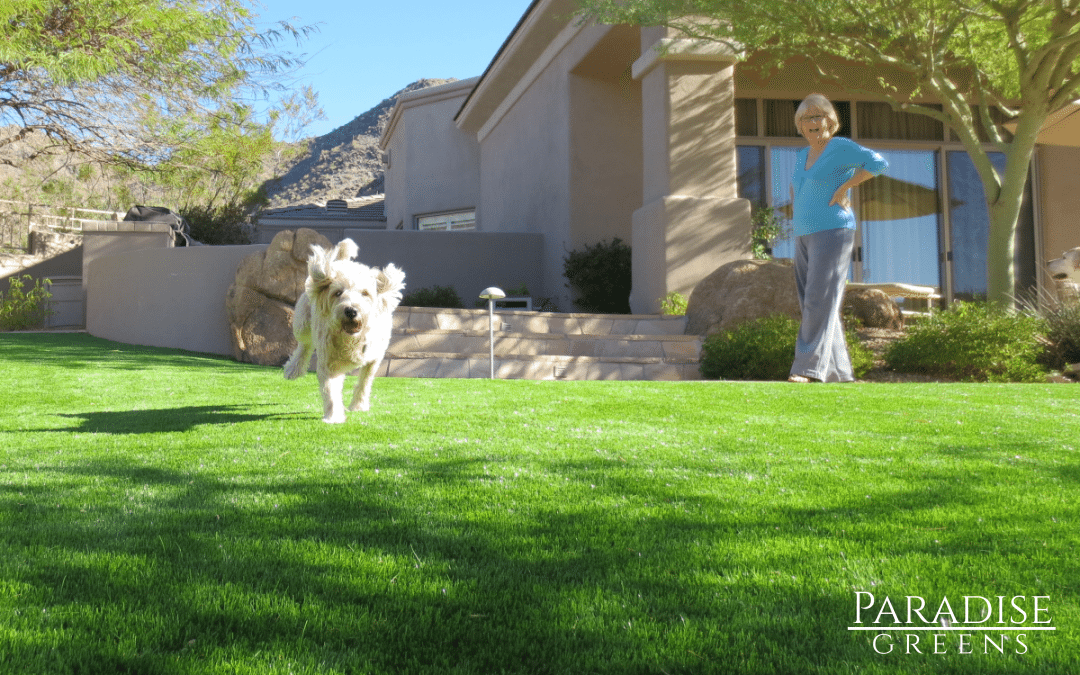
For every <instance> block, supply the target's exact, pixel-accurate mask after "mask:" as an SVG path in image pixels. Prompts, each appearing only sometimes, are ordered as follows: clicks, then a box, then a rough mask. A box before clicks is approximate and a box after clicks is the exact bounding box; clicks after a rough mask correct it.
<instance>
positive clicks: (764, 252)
mask: <svg viewBox="0 0 1080 675" xmlns="http://www.w3.org/2000/svg"><path fill="white" fill-rule="evenodd" d="M786 234H787V229H786V228H785V226H784V220H783V219H782V218H781V217H780V215H779V214H778V213H777V211H776V209H774V208H772V207H769V206H762V207H759V208H757V209H756V210H755V211H754V213H753V215H752V216H750V248H751V250H752V251H753V254H754V260H772V249H773V244H775V243H776V241H777V240H778V239H780V238H782V237H784V236H785V235H786Z"/></svg>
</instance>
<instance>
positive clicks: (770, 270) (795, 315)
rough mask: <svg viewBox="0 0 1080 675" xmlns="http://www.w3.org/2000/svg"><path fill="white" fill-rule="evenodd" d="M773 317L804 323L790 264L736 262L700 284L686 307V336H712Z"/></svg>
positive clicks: (782, 262) (724, 266)
mask: <svg viewBox="0 0 1080 675" xmlns="http://www.w3.org/2000/svg"><path fill="white" fill-rule="evenodd" d="M772 314H786V315H787V316H790V317H791V318H792V319H795V320H796V321H799V320H801V319H802V311H801V310H800V309H799V298H798V295H797V294H796V292H795V270H794V268H793V267H792V264H791V261H790V260H736V261H734V262H730V263H727V264H726V265H722V266H720V267H719V268H717V269H716V271H714V272H713V273H712V274H710V275H709V276H707V277H705V278H704V279H702V280H701V282H700V283H698V285H697V287H695V288H694V290H693V292H692V293H691V294H690V300H689V301H688V302H687V306H686V334H687V335H712V334H713V333H718V332H722V331H728V330H732V329H733V328H735V327H736V326H738V325H739V324H741V323H744V322H746V321H753V320H754V319H759V318H763V317H767V316H770V315H772Z"/></svg>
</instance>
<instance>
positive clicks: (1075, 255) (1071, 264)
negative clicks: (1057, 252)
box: [1046, 246, 1080, 281]
mask: <svg viewBox="0 0 1080 675" xmlns="http://www.w3.org/2000/svg"><path fill="white" fill-rule="evenodd" d="M1046 269H1048V270H1049V271H1050V276H1052V277H1053V278H1054V279H1056V280H1058V281H1064V280H1066V279H1071V280H1072V281H1080V246H1077V247H1076V248H1074V249H1072V250H1071V251H1065V252H1064V253H1062V254H1061V257H1060V258H1058V259H1057V260H1051V261H1050V262H1048V263H1046Z"/></svg>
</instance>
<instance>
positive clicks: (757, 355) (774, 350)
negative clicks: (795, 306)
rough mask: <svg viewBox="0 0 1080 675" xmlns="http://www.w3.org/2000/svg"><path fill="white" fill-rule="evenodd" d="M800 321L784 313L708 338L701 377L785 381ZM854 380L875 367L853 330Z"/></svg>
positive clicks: (850, 333)
mask: <svg viewBox="0 0 1080 675" xmlns="http://www.w3.org/2000/svg"><path fill="white" fill-rule="evenodd" d="M798 335H799V322H798V321H795V320H794V319H792V318H790V317H788V316H785V315H783V314H774V315H772V316H769V317H765V318H763V319H756V320H754V321H747V322H746V323H743V324H740V325H739V326H737V327H736V328H735V329H734V330H731V331H727V332H725V333H717V334H715V335H711V336H709V337H708V338H706V340H705V343H704V344H703V345H702V346H701V376H702V377H704V378H705V379H709V380H717V379H723V380H786V379H787V378H788V375H789V374H790V373H791V363H792V361H794V359H795V341H796V339H797V338H798ZM846 338H847V343H848V352H849V353H850V354H851V366H852V370H853V371H854V373H855V377H863V376H864V375H866V373H867V372H869V371H870V369H871V368H872V367H873V365H874V355H873V353H871V352H870V350H869V349H867V348H866V347H864V346H863V345H862V343H861V342H860V341H859V337H858V335H857V334H856V333H855V331H853V330H849V331H847V333H846Z"/></svg>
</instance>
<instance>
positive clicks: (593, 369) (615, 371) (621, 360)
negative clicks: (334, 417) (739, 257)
mask: <svg viewBox="0 0 1080 675" xmlns="http://www.w3.org/2000/svg"><path fill="white" fill-rule="evenodd" d="M490 374H491V362H490V360H489V359H488V356H487V355H483V356H480V355H463V354H452V353H430V352H409V353H406V354H401V355H391V354H387V355H386V358H385V359H384V360H383V363H382V366H381V367H380V370H379V375H380V376H383V377H458V378H486V377H490ZM495 377H496V378H498V379H501V380H515V379H527V380H699V379H701V374H700V373H699V372H698V364H697V362H696V361H693V362H690V361H687V362H681V363H679V362H669V361H666V360H665V359H662V358H635V357H596V356H550V355H542V354H541V355H507V356H496V357H495Z"/></svg>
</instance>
